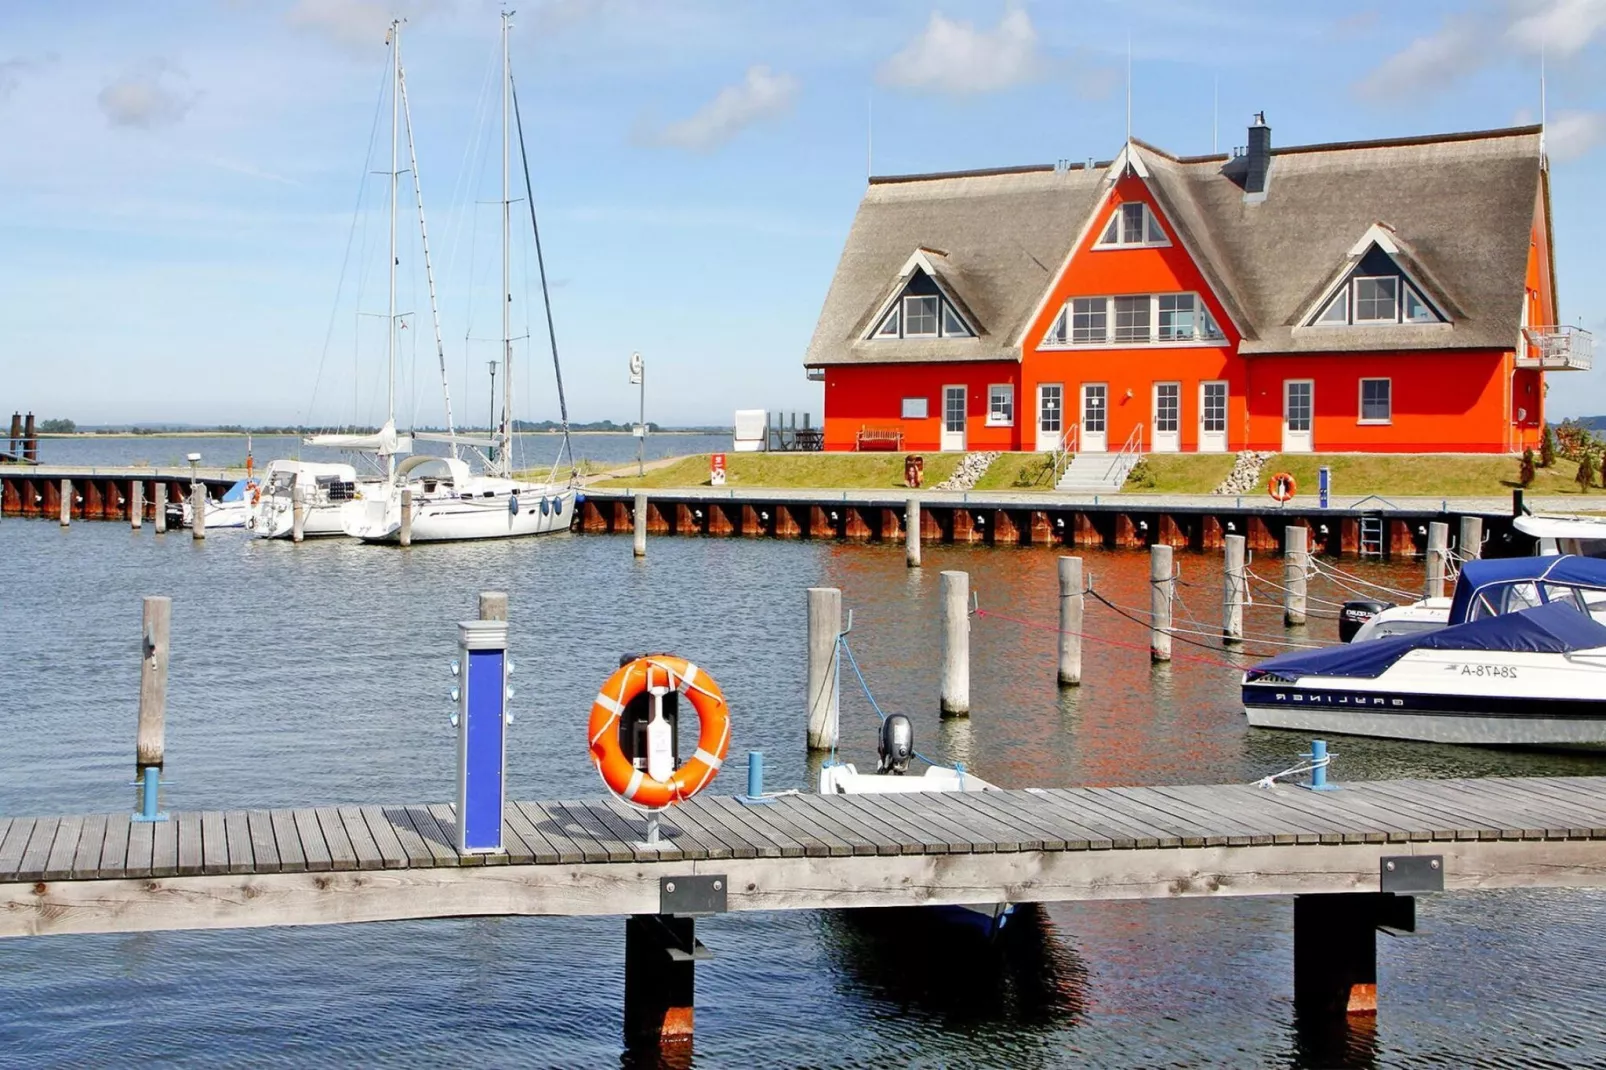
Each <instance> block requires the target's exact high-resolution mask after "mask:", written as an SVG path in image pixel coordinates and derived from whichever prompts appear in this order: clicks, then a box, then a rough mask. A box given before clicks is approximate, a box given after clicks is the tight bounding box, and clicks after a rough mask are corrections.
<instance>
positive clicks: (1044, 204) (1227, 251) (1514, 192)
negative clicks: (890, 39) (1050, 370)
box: [804, 127, 1541, 366]
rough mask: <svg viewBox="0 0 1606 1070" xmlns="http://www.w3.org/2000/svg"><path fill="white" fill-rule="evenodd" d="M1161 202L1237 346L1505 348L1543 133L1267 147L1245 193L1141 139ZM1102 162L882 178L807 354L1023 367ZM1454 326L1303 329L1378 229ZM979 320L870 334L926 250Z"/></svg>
mask: <svg viewBox="0 0 1606 1070" xmlns="http://www.w3.org/2000/svg"><path fill="white" fill-rule="evenodd" d="M1131 152H1132V155H1133V156H1135V157H1136V158H1138V159H1139V160H1140V161H1141V163H1142V165H1143V166H1144V168H1145V169H1146V170H1147V171H1148V174H1149V178H1148V182H1149V188H1150V189H1151V191H1152V192H1153V194H1154V197H1155V200H1156V202H1157V203H1158V204H1159V207H1160V210H1161V211H1162V212H1163V213H1164V214H1165V215H1166V217H1167V218H1168V219H1169V220H1170V222H1171V224H1172V226H1173V227H1174V228H1175V229H1176V230H1177V231H1178V233H1179V236H1180V237H1181V239H1182V242H1183V244H1184V246H1185V247H1186V248H1187V249H1188V251H1189V252H1190V253H1191V254H1192V255H1193V257H1194V259H1195V260H1196V261H1197V262H1198V265H1199V268H1200V270H1201V272H1202V273H1203V274H1204V276H1205V278H1206V281H1207V282H1208V283H1209V285H1210V286H1211V288H1212V290H1213V291H1214V292H1215V294H1216V296H1217V298H1218V299H1219V300H1220V301H1221V302H1222V304H1223V306H1224V307H1225V309H1226V310H1227V313H1228V316H1229V317H1230V318H1231V319H1232V321H1233V322H1234V324H1235V325H1236V326H1237V328H1238V330H1239V332H1240V333H1241V335H1242V338H1243V340H1242V343H1241V345H1240V347H1239V348H1240V352H1242V353H1244V354H1245V355H1251V354H1258V353H1299V352H1314V351H1321V352H1334V351H1366V350H1393V349H1404V350H1420V349H1462V348H1507V347H1510V346H1511V345H1513V344H1514V342H1515V340H1516V337H1517V330H1518V324H1519V317H1520V314H1521V306H1522V293H1523V282H1524V273H1525V271H1526V266H1527V258H1528V246H1529V226H1530V223H1531V221H1532V219H1533V212H1534V204H1535V197H1536V196H1537V194H1538V192H1539V183H1540V181H1541V165H1540V159H1541V158H1540V146H1539V128H1538V127H1521V128H1516V129H1510V130H1494V131H1483V132H1478V133H1472V134H1454V135H1447V136H1441V137H1426V138H1410V139H1402V140H1395V141H1377V142H1352V143H1345V144H1334V145H1311V146H1300V147H1292V148H1283V149H1274V150H1273V152H1272V163H1271V170H1270V174H1269V179H1268V186H1267V190H1266V194H1265V196H1264V197H1263V198H1260V197H1251V198H1246V197H1245V196H1244V192H1243V189H1242V186H1241V185H1240V181H1239V177H1238V175H1237V170H1238V169H1239V167H1240V166H1241V161H1233V160H1229V159H1228V158H1227V157H1224V156H1212V157H1193V158H1178V157H1174V156H1171V155H1168V154H1166V153H1164V152H1162V151H1161V150H1159V149H1156V148H1154V147H1153V146H1149V145H1146V144H1143V143H1142V142H1134V143H1133V145H1132V149H1131ZM1105 179H1106V172H1105V169H1104V168H1103V167H1102V166H1095V167H1093V168H1091V169H1089V168H1083V167H1075V168H1071V169H1069V170H1064V171H1056V170H1055V169H1053V168H1049V167H1043V168H1031V169H1021V170H1015V171H1004V172H997V171H994V172H972V173H966V174H955V175H929V176H912V177H908V178H901V179H875V180H872V182H871V184H870V188H869V189H868V190H867V191H866V193H865V197H864V201H863V202H862V203H861V204H860V206H859V212H858V215H857V216H856V217H855V219H854V221H853V228H852V230H851V231H850V232H849V235H848V241H847V245H846V247H845V248H844V249H843V251H842V259H841V262H840V263H839V264H838V265H837V272H836V277H835V278H834V279H833V280H832V283H831V289H830V292H829V293H828V294H827V296H826V300H825V307H824V309H823V310H822V311H821V314H820V320H819V323H818V325H817V326H816V328H815V333H814V339H813V341H812V342H811V343H810V345H809V349H808V354H807V356H806V357H805V358H804V363H805V364H807V365H811V366H818V365H825V364H852V363H887V362H907V361H933V360H1002V359H1009V360H1014V359H1019V356H1020V348H1021V344H1022V342H1023V341H1024V343H1025V344H1026V345H1027V346H1030V345H1031V344H1032V341H1033V340H1030V339H1025V340H1023V339H1021V338H1020V337H1019V335H1020V334H1021V332H1022V331H1023V330H1024V329H1025V327H1026V324H1027V321H1028V319H1029V318H1030V317H1031V315H1032V313H1033V311H1035V309H1036V308H1037V306H1038V303H1039V302H1040V301H1041V300H1042V299H1043V297H1044V295H1045V293H1046V292H1047V290H1048V287H1049V285H1050V284H1051V283H1052V282H1053V279H1054V276H1055V274H1056V273H1057V272H1058V271H1059V269H1060V266H1061V265H1062V264H1063V263H1064V262H1065V259H1066V257H1067V256H1068V255H1069V253H1070V250H1071V248H1072V246H1073V243H1075V242H1076V241H1077V240H1078V238H1079V237H1080V236H1081V235H1082V234H1083V232H1084V229H1085V228H1086V227H1087V226H1088V225H1089V224H1090V223H1091V220H1092V216H1093V213H1094V211H1095V210H1096V208H1097V207H1098V206H1099V204H1100V203H1101V201H1102V199H1103V196H1104V193H1105V191H1106V189H1107V188H1108V186H1107V183H1106V181H1105ZM1374 224H1381V225H1382V226H1383V227H1385V228H1387V229H1388V231H1389V232H1390V233H1391V234H1392V235H1393V236H1395V238H1396V239H1397V245H1398V246H1399V253H1398V254H1397V255H1396V259H1397V260H1398V261H1399V262H1400V263H1401V266H1402V267H1404V268H1405V270H1406V271H1407V272H1408V273H1409V274H1411V275H1412V277H1413V278H1415V279H1416V280H1417V281H1418V282H1420V283H1422V284H1423V287H1424V289H1425V290H1427V291H1428V294H1429V296H1430V298H1431V299H1433V300H1434V301H1435V302H1436V303H1438V304H1439V305H1440V307H1441V308H1445V309H1446V310H1447V311H1449V312H1450V315H1451V323H1449V324H1438V325H1416V324H1413V325H1408V326H1383V327H1352V328H1348V329H1345V330H1341V331H1340V330H1334V329H1313V328H1305V327H1301V326H1297V324H1299V323H1300V322H1302V320H1303V318H1304V317H1305V315H1306V314H1307V313H1308V312H1309V311H1310V310H1311V306H1312V303H1313V302H1314V301H1315V300H1316V299H1317V298H1318V297H1319V296H1320V295H1321V293H1322V292H1323V291H1324V290H1325V289H1326V288H1327V287H1328V286H1329V285H1331V284H1332V282H1333V281H1334V280H1335V278H1336V277H1337V273H1338V272H1339V271H1340V270H1341V269H1342V268H1343V266H1344V265H1345V264H1346V262H1347V261H1348V260H1349V259H1350V257H1351V250H1352V248H1353V247H1354V246H1355V244H1356V242H1357V241H1359V240H1360V239H1361V238H1362V237H1363V235H1365V234H1366V232H1367V231H1368V229H1369V228H1371V227H1372V226H1373V225H1374ZM922 247H924V248H926V249H934V250H941V251H942V254H943V257H942V262H941V264H940V273H941V275H942V277H943V282H944V284H945V286H946V287H947V288H949V289H950V290H951V291H952V292H953V293H954V294H955V295H956V296H957V298H958V299H959V300H960V301H962V302H963V303H964V305H965V306H966V308H967V309H968V310H969V311H970V312H971V313H972V314H973V315H974V316H975V318H976V320H977V321H978V322H979V325H980V327H981V334H980V335H979V336H978V337H977V338H974V339H954V340H949V339H932V340H925V341H913V340H911V341H897V342H885V341H883V342H866V341H863V340H862V339H863V338H864V335H865V334H866V333H867V331H868V330H869V328H870V317H871V316H872V315H874V314H875V312H876V311H877V310H878V309H879V308H881V307H882V305H883V304H884V303H885V302H886V300H887V298H888V297H889V296H890V295H891V293H892V292H893V288H894V287H895V285H896V283H897V280H898V276H899V271H900V269H901V268H902V267H903V266H904V265H905V264H906V263H907V262H908V260H909V257H910V255H911V254H912V253H913V252H914V251H915V250H916V249H917V248H922Z"/></svg>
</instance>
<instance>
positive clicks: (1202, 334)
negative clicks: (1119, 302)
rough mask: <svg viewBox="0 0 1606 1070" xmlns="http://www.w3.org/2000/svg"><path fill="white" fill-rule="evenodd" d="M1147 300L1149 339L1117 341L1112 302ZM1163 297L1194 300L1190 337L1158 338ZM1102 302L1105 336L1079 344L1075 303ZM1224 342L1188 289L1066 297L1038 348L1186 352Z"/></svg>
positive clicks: (1218, 328)
mask: <svg viewBox="0 0 1606 1070" xmlns="http://www.w3.org/2000/svg"><path fill="white" fill-rule="evenodd" d="M1130 297H1146V298H1147V299H1148V301H1149V336H1148V337H1147V338H1136V339H1123V340H1117V339H1116V337H1115V330H1116V327H1115V302H1116V299H1117V298H1130ZM1162 297H1191V298H1193V329H1194V336H1193V337H1192V338H1181V339H1165V340H1163V341H1162V340H1161V338H1160V299H1161V298H1162ZM1078 301H1103V302H1104V337H1103V338H1102V339H1101V340H1099V341H1096V342H1095V341H1088V342H1080V341H1077V340H1076V302H1078ZM1226 340H1227V334H1226V332H1225V331H1223V330H1222V329H1221V324H1220V323H1218V322H1217V321H1216V317H1215V316H1214V315H1212V314H1211V312H1210V306H1209V305H1207V304H1206V303H1205V300H1204V297H1203V296H1202V295H1200V294H1198V293H1196V292H1193V291H1190V290H1179V291H1174V292H1170V293H1163V294H1158V293H1154V294H1106V295H1104V296H1078V297H1071V298H1067V299H1066V301H1065V304H1064V305H1062V306H1061V307H1060V311H1059V314H1058V315H1056V316H1055V317H1054V321H1053V323H1051V324H1050V325H1049V328H1048V332H1047V333H1046V334H1044V335H1043V340H1042V342H1041V343H1039V345H1038V348H1039V349H1044V350H1047V349H1130V348H1133V347H1134V346H1146V347H1151V348H1155V349H1188V348H1201V347H1207V348H1216V347H1219V346H1221V345H1223V344H1224V343H1225V342H1226Z"/></svg>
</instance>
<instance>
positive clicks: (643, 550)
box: [632, 494, 647, 557]
mask: <svg viewBox="0 0 1606 1070" xmlns="http://www.w3.org/2000/svg"><path fill="white" fill-rule="evenodd" d="M632 519H633V522H634V530H635V541H634V543H633V544H632V550H633V552H634V553H635V555H636V556H637V557H646V556H647V496H646V495H645V494H637V495H636V507H635V510H634V515H633V518H632Z"/></svg>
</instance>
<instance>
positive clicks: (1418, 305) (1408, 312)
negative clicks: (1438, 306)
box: [1401, 286, 1439, 323]
mask: <svg viewBox="0 0 1606 1070" xmlns="http://www.w3.org/2000/svg"><path fill="white" fill-rule="evenodd" d="M1401 318H1402V319H1403V320H1404V321H1405V322H1406V323H1434V322H1436V321H1437V320H1438V318H1439V317H1438V316H1437V315H1436V314H1435V313H1434V311H1433V309H1432V308H1431V307H1429V305H1428V303H1427V302H1426V301H1424V300H1422V298H1421V296H1420V295H1418V294H1417V292H1416V290H1414V289H1412V288H1411V287H1410V286H1407V287H1406V288H1405V314H1404V315H1403V316H1402V317H1401Z"/></svg>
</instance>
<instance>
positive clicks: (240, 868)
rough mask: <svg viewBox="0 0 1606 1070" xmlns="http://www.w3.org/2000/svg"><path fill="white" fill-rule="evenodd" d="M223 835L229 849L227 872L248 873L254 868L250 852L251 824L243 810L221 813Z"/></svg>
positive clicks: (253, 859) (253, 856)
mask: <svg viewBox="0 0 1606 1070" xmlns="http://www.w3.org/2000/svg"><path fill="white" fill-rule="evenodd" d="M223 835H224V839H225V841H226V842H227V843H228V847H229V872H230V873H250V872H251V871H252V870H253V869H254V868H256V856H255V855H254V854H253V853H252V851H251V824H250V820H249V818H248V815H247V814H246V812H245V811H244V810H225V811H223Z"/></svg>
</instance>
